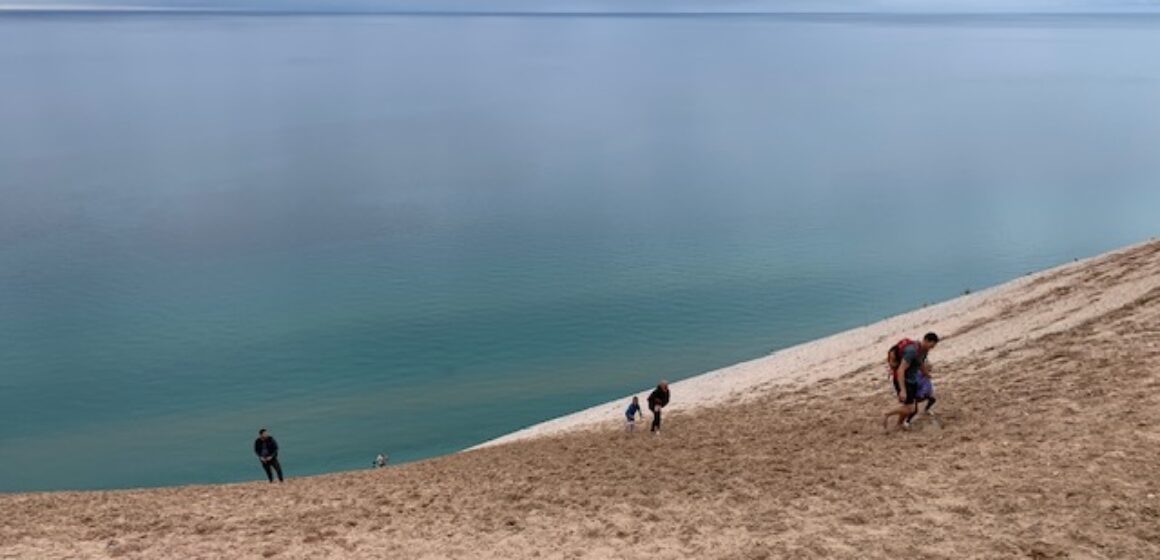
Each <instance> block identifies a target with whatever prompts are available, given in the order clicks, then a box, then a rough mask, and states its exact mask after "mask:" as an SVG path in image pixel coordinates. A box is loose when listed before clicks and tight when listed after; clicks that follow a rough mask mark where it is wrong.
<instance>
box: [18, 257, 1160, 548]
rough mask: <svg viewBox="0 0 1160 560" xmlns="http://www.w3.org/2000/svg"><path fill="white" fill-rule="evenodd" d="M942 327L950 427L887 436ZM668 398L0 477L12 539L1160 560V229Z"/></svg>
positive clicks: (30, 543)
mask: <svg viewBox="0 0 1160 560" xmlns="http://www.w3.org/2000/svg"><path fill="white" fill-rule="evenodd" d="M928 330H933V331H936V332H938V333H939V334H940V335H942V336H943V342H942V343H941V344H940V345H939V346H938V348H936V349H935V350H934V352H933V353H932V354H931V361H932V362H933V363H934V364H935V365H936V371H935V383H936V386H937V391H938V395H939V405H938V407H937V408H938V409H939V410H940V412H941V415H942V419H943V427H941V428H939V427H937V426H935V425H934V424H932V423H929V422H920V423H919V424H918V425H917V426H916V428H915V429H914V430H912V431H909V432H895V433H890V434H885V433H883V430H882V425H881V418H882V417H881V413H882V412H883V411H884V410H886V409H887V408H889V407H890V406H891V405H892V403H893V402H894V401H893V397H892V395H891V394H890V389H889V388H888V387H889V381H888V380H887V378H886V374H885V371H884V367H883V365H882V360H883V358H884V354H885V350H886V348H887V347H888V346H889V345H890V344H891V343H892V342H894V341H896V340H897V339H898V338H901V337H903V336H908V337H912V338H913V337H918V336H921V335H922V333H924V332H926V331H928ZM645 394H647V393H646V392H642V393H641V396H642V397H643V396H644V395H645ZM672 397H673V403H672V405H671V407H670V409H667V412H668V411H671V412H670V413H669V414H667V415H666V420H665V431H664V434H663V435H661V436H659V437H653V436H651V435H650V434H648V432H647V425H646V426H643V427H644V428H645V429H644V430H642V431H638V432H637V433H635V434H628V433H625V432H623V426H622V420H620V418H621V414H622V411H623V407H624V406H625V405H626V404H627V397H626V399H622V400H618V401H616V402H614V403H609V404H607V405H603V406H599V407H595V408H593V409H590V410H588V411H583V412H580V413H577V414H575V415H571V416H567V417H564V418H561V419H558V420H554V421H551V422H547V423H544V424H541V425H538V426H534V427H532V428H529V429H528V430H524V431H521V432H517V433H515V434H512V435H511V436H508V437H505V438H501V439H500V440H497V441H496V442H490V443H489V444H487V445H485V446H482V447H481V448H479V449H475V450H471V451H467V452H464V453H459V454H455V455H451V456H447V457H442V458H439V459H434V460H430V461H424V462H420V463H414V464H409V465H403V466H400V467H392V468H388V469H381V470H375V471H369V470H368V471H365V472H358V473H344V474H336V475H327V476H319V477H313V478H298V479H290V480H289V481H288V482H287V483H286V484H284V485H270V484H266V483H265V482H260V483H246V484H232V485H218V486H190V487H181V488H165V489H152V490H131V491H117V492H60V493H35V494H14V495H2V496H0V558H35V559H40V558H106V557H112V558H511V559H516V558H642V559H644V558H648V559H650V560H656V559H669V558H736V559H760V558H791V557H792V558H898V557H920V558H928V559H929V558H1133V559H1135V558H1141V559H1142V558H1160V242H1151V243H1146V244H1142V245H1137V246H1133V247H1130V248H1128V249H1124V250H1121V251H1117V252H1114V253H1109V254H1107V255H1103V256H1101V257H1097V258H1095V259H1090V260H1087V261H1082V262H1078V263H1073V264H1069V265H1067V266H1063V267H1060V268H1057V269H1053V270H1050V271H1046V272H1043V273H1039V274H1035V275H1031V276H1028V277H1025V278H1021V279H1019V280H1016V281H1014V282H1010V283H1008V284H1004V285H1002V286H999V287H997V288H992V289H990V290H986V291H983V292H979V293H976V294H971V295H968V296H964V297H962V298H958V299H955V300H953V301H950V302H947V303H943V304H940V305H934V306H929V307H926V308H924V309H921V310H918V311H915V312H913V313H908V314H905V315H901V316H898V317H895V318H892V319H888V320H886V321H883V322H881V323H877V324H874V325H871V326H868V327H864V328H860V329H855V330H852V331H848V332H844V333H841V334H838V335H835V336H832V337H829V338H825V339H822V340H818V341H815V342H811V343H808V344H804V345H801V346H797V347H794V348H790V349H787V350H784V351H782V352H778V353H776V354H773V355H771V356H768V357H765V358H761V359H758V360H754V361H751V362H746V363H744V364H739V365H736V366H732V367H729V368H725V369H723V370H720V371H716V372H711V373H708V374H705V375H703V376H699V377H696V378H692V379H689V380H685V381H681V382H679V383H674V384H673V385H672ZM642 400H643V399H642ZM287 466H289V465H287ZM142 468H143V469H146V468H164V465H163V464H157V465H142ZM254 468H255V475H256V477H257V476H260V474H261V472H260V469H258V466H257V464H256V463H255V467H254Z"/></svg>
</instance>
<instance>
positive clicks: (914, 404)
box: [882, 332, 938, 428]
mask: <svg viewBox="0 0 1160 560" xmlns="http://www.w3.org/2000/svg"><path fill="white" fill-rule="evenodd" d="M937 344H938V335H937V334H934V333H932V332H928V333H926V335H925V336H923V337H922V342H910V343H909V344H906V345H905V346H904V347H902V348H901V349H900V350H899V355H898V358H899V361H898V367H897V368H895V369H894V387H895V388H896V389H897V390H898V402H899V403H901V405H902V406H900V407H898V408H896V409H892V410H890V411H888V412H887V413H886V414H885V416H884V417H883V418H882V426H883V428H888V426H889V421H890V417H891V416H898V424H897V426H898V427H899V428H907V427H909V426H910V425H909V423H908V422H909V420H910V419H911V418H912V417H913V416H914V414H916V413H918V401H919V398H918V393H919V389H920V384H921V382H922V369H923V366H925V364H926V355H927V353H929V352H930V351H931V350H933V349H934V347H935V346H936V345H937ZM899 380H902V383H901V384H900V383H899Z"/></svg>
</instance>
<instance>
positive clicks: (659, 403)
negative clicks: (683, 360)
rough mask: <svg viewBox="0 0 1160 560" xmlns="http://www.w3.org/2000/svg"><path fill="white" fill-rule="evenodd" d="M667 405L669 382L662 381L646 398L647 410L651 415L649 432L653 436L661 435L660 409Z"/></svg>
mask: <svg viewBox="0 0 1160 560" xmlns="http://www.w3.org/2000/svg"><path fill="white" fill-rule="evenodd" d="M668 404H669V382H668V381H665V380H663V379H662V380H661V382H660V383H659V384H658V385H657V388H656V389H654V390H653V392H652V393H650V394H649V396H648V409H649V410H651V411H652V413H653V421H652V429H651V430H649V431H651V432H652V433H653V434H659V433H661V409H662V408H664V407H666V406H668Z"/></svg>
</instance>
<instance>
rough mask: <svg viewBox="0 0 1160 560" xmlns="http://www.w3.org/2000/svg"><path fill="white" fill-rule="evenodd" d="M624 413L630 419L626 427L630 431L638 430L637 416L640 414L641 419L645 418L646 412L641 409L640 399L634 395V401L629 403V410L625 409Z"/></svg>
mask: <svg viewBox="0 0 1160 560" xmlns="http://www.w3.org/2000/svg"><path fill="white" fill-rule="evenodd" d="M624 415H625V417H627V419H628V424H627V426H626V427H625V429H626V430H628V431H630V432H635V431H636V417H637V416H640V418H641V420H643V419H644V412H641V410H640V399H638V398H636V397H633V398H632V403H631V404H629V405H628V410H625V411H624Z"/></svg>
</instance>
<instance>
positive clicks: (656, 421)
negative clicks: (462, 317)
mask: <svg viewBox="0 0 1160 560" xmlns="http://www.w3.org/2000/svg"><path fill="white" fill-rule="evenodd" d="M659 429H661V409H660V407H653V423H652V429H650V430H649V431H650V432H655V431H657V430H659Z"/></svg>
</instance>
